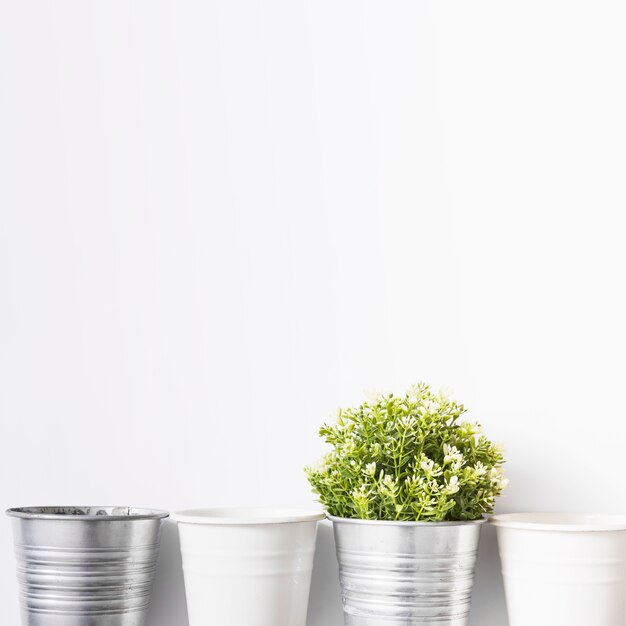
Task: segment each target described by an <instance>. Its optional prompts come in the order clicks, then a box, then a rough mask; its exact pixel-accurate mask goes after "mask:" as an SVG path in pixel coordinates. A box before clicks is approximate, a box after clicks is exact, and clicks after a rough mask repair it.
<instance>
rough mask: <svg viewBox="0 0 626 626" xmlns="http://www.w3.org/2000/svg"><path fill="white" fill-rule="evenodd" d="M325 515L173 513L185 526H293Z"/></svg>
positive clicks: (229, 510) (248, 510)
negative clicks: (295, 523)
mask: <svg viewBox="0 0 626 626" xmlns="http://www.w3.org/2000/svg"><path fill="white" fill-rule="evenodd" d="M324 517H326V516H325V514H324V513H320V512H316V511H305V510H304V509H264V508H257V507H223V508H222V507H217V508H212V509H190V510H186V511H176V512H174V513H172V520H174V521H175V522H183V523H185V524H205V525H206V524H208V525H214V524H217V525H224V524H228V525H230V524H244V525H246V524H292V523H294V522H312V521H319V520H321V519H324Z"/></svg>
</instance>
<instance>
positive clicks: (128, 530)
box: [7, 506, 167, 626]
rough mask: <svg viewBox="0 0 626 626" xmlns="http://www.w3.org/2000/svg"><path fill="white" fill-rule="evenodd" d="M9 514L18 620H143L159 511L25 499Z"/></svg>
mask: <svg viewBox="0 0 626 626" xmlns="http://www.w3.org/2000/svg"><path fill="white" fill-rule="evenodd" d="M7 514H8V515H9V516H11V517H12V522H13V537H14V542H15V554H16V557H17V574H18V581H19V590H20V600H21V616H22V624H23V626H145V625H146V624H147V615H148V607H149V604H150V595H151V591H152V582H153V579H154V573H155V569H156V560H157V556H158V551H159V540H160V531H161V522H162V520H163V519H164V518H165V517H167V513H165V512H164V511H154V510H148V509H133V508H129V507H106V506H104V507H99V506H96V507H90V506H85V507H83V506H78V507H28V508H21V509H9V510H8V511H7Z"/></svg>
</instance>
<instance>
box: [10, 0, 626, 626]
mask: <svg viewBox="0 0 626 626" xmlns="http://www.w3.org/2000/svg"><path fill="white" fill-rule="evenodd" d="M625 30H626V8H625V5H624V3H623V2H621V0H596V1H595V2H593V3H591V2H580V1H577V0H573V1H572V0H567V1H566V0H526V1H525V2H517V3H511V2H503V1H502V0H484V1H481V0H479V1H478V2H467V1H466V0H446V1H445V2H440V1H429V0H419V1H416V0H391V1H385V2H383V1H381V0H340V1H339V2H337V1H336V0H332V1H331V0H316V1H315V2H308V1H305V0H264V1H263V2H261V1H256V2H255V1H254V0H208V1H206V2H201V1H198V2H191V1H187V0H185V1H182V2H174V1H173V0H139V1H134V2H132V1H131V2H128V1H127V0H109V1H107V2H96V1H93V0H59V1H57V2H48V1H46V0H20V1H19V2H14V1H12V0H0V212H1V213H0V217H1V219H0V298H1V299H0V418H1V419H0V506H1V507H2V508H6V507H8V506H10V505H27V504H41V503H44V504H46V503H47V504H50V503H57V504H58V503H72V504H76V503H114V504H119V503H122V504H126V503H132V504H135V505H145V506H153V507H161V508H166V509H177V508H181V507H189V506H201V505H210V504H216V503H220V504H221V503H223V504H235V503H252V504H254V503H263V502H271V503H289V504H307V503H310V502H311V496H310V495H309V490H308V485H307V483H306V481H305V479H304V476H303V473H302V471H301V468H302V466H303V465H304V464H305V463H306V462H309V461H311V460H313V459H314V458H315V457H316V456H317V455H318V454H319V452H320V451H321V450H322V445H321V443H320V442H319V441H318V439H317V427H318V425H319V424H320V423H321V421H322V420H323V419H325V417H326V416H327V415H328V414H329V413H330V412H331V411H332V410H334V409H335V408H336V407H338V406H339V405H347V404H351V403H354V402H357V401H359V400H360V398H361V393H362V390H363V389H365V388H371V387H376V388H379V389H385V390H386V389H389V390H398V391H400V390H402V389H404V388H405V387H406V386H407V385H408V384H409V383H411V382H414V381H417V380H420V379H425V380H428V381H430V382H432V383H433V384H434V385H435V386H436V387H439V386H440V385H450V386H452V387H453V388H454V389H455V390H456V394H457V396H458V397H459V398H460V399H461V400H463V401H464V402H465V403H466V405H467V406H469V407H470V409H471V416H473V417H475V418H476V419H479V420H481V421H482V422H483V424H484V425H485V427H486V429H487V431H488V433H489V434H490V435H491V436H492V437H493V438H495V439H499V440H502V441H504V442H505V443H506V445H507V448H508V459H509V463H508V473H509V476H510V478H511V488H510V490H509V493H508V495H507V497H506V498H505V499H503V500H502V501H501V503H500V509H501V510H503V511H506V510H513V509H541V508H543V509H569V510H580V511H598V512H600V511H606V512H624V511H625V510H626V496H625V495H624V489H623V482H624V478H623V472H624V470H623V458H624V457H623V455H624V452H623V449H624V436H625V435H626V427H625V425H624V424H625V423H626V422H625V418H626V414H625V410H624V407H623V405H622V398H623V394H624V390H623V386H624V379H625V374H626V367H625V364H624V361H625V353H626V330H625V321H624V320H625V316H626V305H625V302H624V267H625V266H626V263H625V262H626V251H625V249H624V232H625V231H624V226H623V222H622V217H623V214H624V209H625V201H626V183H625V180H626V178H625V174H626V149H625V146H626V115H625V111H626V86H625V83H626V79H625V76H626V71H625V65H626V38H625V37H624V32H625ZM2 528H3V530H2V540H1V541H0V600H1V604H2V606H3V607H4V608H3V611H4V615H5V619H4V620H3V621H4V622H6V623H7V624H11V626H12V625H13V624H16V623H17V621H18V617H17V600H16V584H15V582H14V563H13V556H12V546H11V538H10V532H9V530H10V525H9V523H8V520H5V522H3V523H2ZM163 549H164V555H163V558H162V561H161V565H162V567H161V568H160V578H159V583H158V588H157V594H156V597H155V609H156V610H155V616H154V619H153V621H152V625H151V626H185V625H186V624H187V621H186V615H185V609H184V600H183V599H182V598H183V596H182V580H181V575H180V571H179V564H178V562H177V561H176V552H177V545H176V535H175V530H174V529H173V528H171V527H168V528H167V530H166V533H165V537H164V546H163ZM332 550H333V546H332V543H331V539H330V531H329V529H328V528H327V527H323V528H322V529H321V531H320V540H319V544H318V554H317V561H316V573H315V577H314V581H313V590H312V602H311V608H310V619H309V626H340V624H341V623H342V622H341V610H340V601H339V590H338V582H337V579H336V567H335V561H334V554H333V552H332ZM168 561H172V562H173V565H172V567H170V568H168V567H167V562H168ZM501 593H502V590H501V582H500V574H499V565H498V562H497V557H496V547H495V543H494V537H493V534H492V532H491V530H490V529H486V531H485V533H484V536H483V544H482V554H481V561H480V565H479V571H478V580H477V588H476V593H475V601H474V608H473V616H472V624H473V626H502V625H503V624H506V617H505V614H504V600H503V598H502V595H501Z"/></svg>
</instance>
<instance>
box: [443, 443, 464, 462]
mask: <svg viewBox="0 0 626 626" xmlns="http://www.w3.org/2000/svg"><path fill="white" fill-rule="evenodd" d="M443 454H444V457H443V462H444V464H446V463H451V464H452V465H454V466H458V467H460V466H461V465H462V464H463V454H462V453H461V452H460V450H459V449H458V448H457V447H456V446H451V445H449V444H447V443H444V444H443Z"/></svg>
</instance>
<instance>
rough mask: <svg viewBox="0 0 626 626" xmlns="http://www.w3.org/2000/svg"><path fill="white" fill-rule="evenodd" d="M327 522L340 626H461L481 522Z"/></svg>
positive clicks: (464, 623) (466, 613)
mask: <svg viewBox="0 0 626 626" xmlns="http://www.w3.org/2000/svg"><path fill="white" fill-rule="evenodd" d="M330 519H331V520H332V522H333V528H334V532H335V543H336V546H337V559H338V561H339V579H340V582H341V590H342V598H343V609H344V619H345V623H346V626H467V624H468V620H469V610H470V601H471V595H472V587H473V584H474V566H475V564H476V553H477V550H478V541H479V538H480V528H481V525H482V524H483V523H484V522H485V520H477V521H470V522H440V523H429V522H393V521H383V520H380V521H379V520H358V519H343V518H337V517H330Z"/></svg>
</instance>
